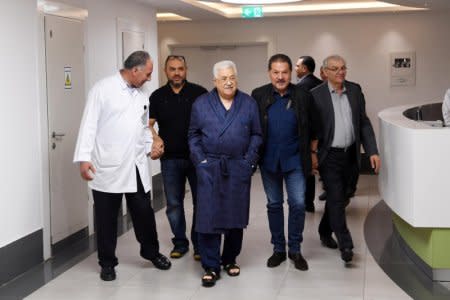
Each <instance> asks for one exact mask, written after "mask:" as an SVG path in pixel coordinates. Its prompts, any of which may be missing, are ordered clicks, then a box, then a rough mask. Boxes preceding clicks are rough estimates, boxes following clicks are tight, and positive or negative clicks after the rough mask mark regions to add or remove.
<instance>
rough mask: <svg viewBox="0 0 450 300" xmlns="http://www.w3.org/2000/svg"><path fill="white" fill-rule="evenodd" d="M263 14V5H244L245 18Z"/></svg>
mask: <svg viewBox="0 0 450 300" xmlns="http://www.w3.org/2000/svg"><path fill="white" fill-rule="evenodd" d="M263 16H264V13H263V7H262V6H242V17H243V18H244V19H252V18H262V17H263Z"/></svg>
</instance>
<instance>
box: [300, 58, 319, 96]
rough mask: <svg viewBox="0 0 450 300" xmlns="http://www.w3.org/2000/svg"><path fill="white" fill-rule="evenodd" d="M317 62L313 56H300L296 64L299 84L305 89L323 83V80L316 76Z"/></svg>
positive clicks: (310, 88)
mask: <svg viewBox="0 0 450 300" xmlns="http://www.w3.org/2000/svg"><path fill="white" fill-rule="evenodd" d="M315 69H316V62H315V61H314V58H312V57H311V56H300V58H299V59H298V60H297V63H296V64H295V72H296V73H297V78H298V83H297V85H298V86H300V87H302V88H304V89H305V90H308V91H310V90H312V89H313V88H315V87H316V86H318V85H319V84H321V83H322V80H320V79H319V78H317V77H316V76H314V70H315Z"/></svg>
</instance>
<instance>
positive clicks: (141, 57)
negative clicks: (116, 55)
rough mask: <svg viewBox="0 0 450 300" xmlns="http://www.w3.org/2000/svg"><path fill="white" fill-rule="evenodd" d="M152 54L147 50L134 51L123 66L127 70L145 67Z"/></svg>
mask: <svg viewBox="0 0 450 300" xmlns="http://www.w3.org/2000/svg"><path fill="white" fill-rule="evenodd" d="M151 59H152V58H151V57H150V54H148V52H147V51H134V52H133V53H131V54H130V56H128V57H127V59H126V60H125V61H124V62H123V67H124V68H125V69H127V70H131V69H133V68H134V67H138V68H139V67H145V65H146V64H147V61H148V60H151Z"/></svg>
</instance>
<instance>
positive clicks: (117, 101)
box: [69, 72, 152, 193]
mask: <svg viewBox="0 0 450 300" xmlns="http://www.w3.org/2000/svg"><path fill="white" fill-rule="evenodd" d="M148 108H149V103H148V97H147V95H146V94H145V93H144V92H143V90H142V89H136V88H132V87H129V86H128V84H127V83H126V82H125V80H124V79H123V78H122V75H120V72H118V73H117V74H115V75H114V76H111V77H108V78H105V79H103V80H101V81H99V82H97V83H96V84H95V85H94V87H93V88H92V89H91V90H90V92H89V96H88V101H87V103H86V107H85V109H84V113H83V118H82V120H81V125H80V131H79V133H78V140H77V145H76V148H75V154H74V158H73V161H74V162H81V161H88V162H91V163H92V164H93V165H94V167H95V169H96V173H95V175H94V179H93V180H91V181H89V187H90V188H91V189H93V190H97V191H102V192H107V193H133V192H136V191H137V181H136V167H137V168H138V170H139V175H140V177H141V180H142V184H143V186H144V189H145V192H148V191H149V190H150V175H149V165H148V160H147V156H146V153H149V152H150V149H151V143H152V136H151V133H150V130H149V129H148ZM69 113H70V112H69Z"/></svg>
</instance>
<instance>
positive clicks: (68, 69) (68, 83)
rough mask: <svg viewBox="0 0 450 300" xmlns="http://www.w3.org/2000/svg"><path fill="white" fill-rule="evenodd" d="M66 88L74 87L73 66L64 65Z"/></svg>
mask: <svg viewBox="0 0 450 300" xmlns="http://www.w3.org/2000/svg"><path fill="white" fill-rule="evenodd" d="M64 89H66V90H71V89H72V67H64Z"/></svg>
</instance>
